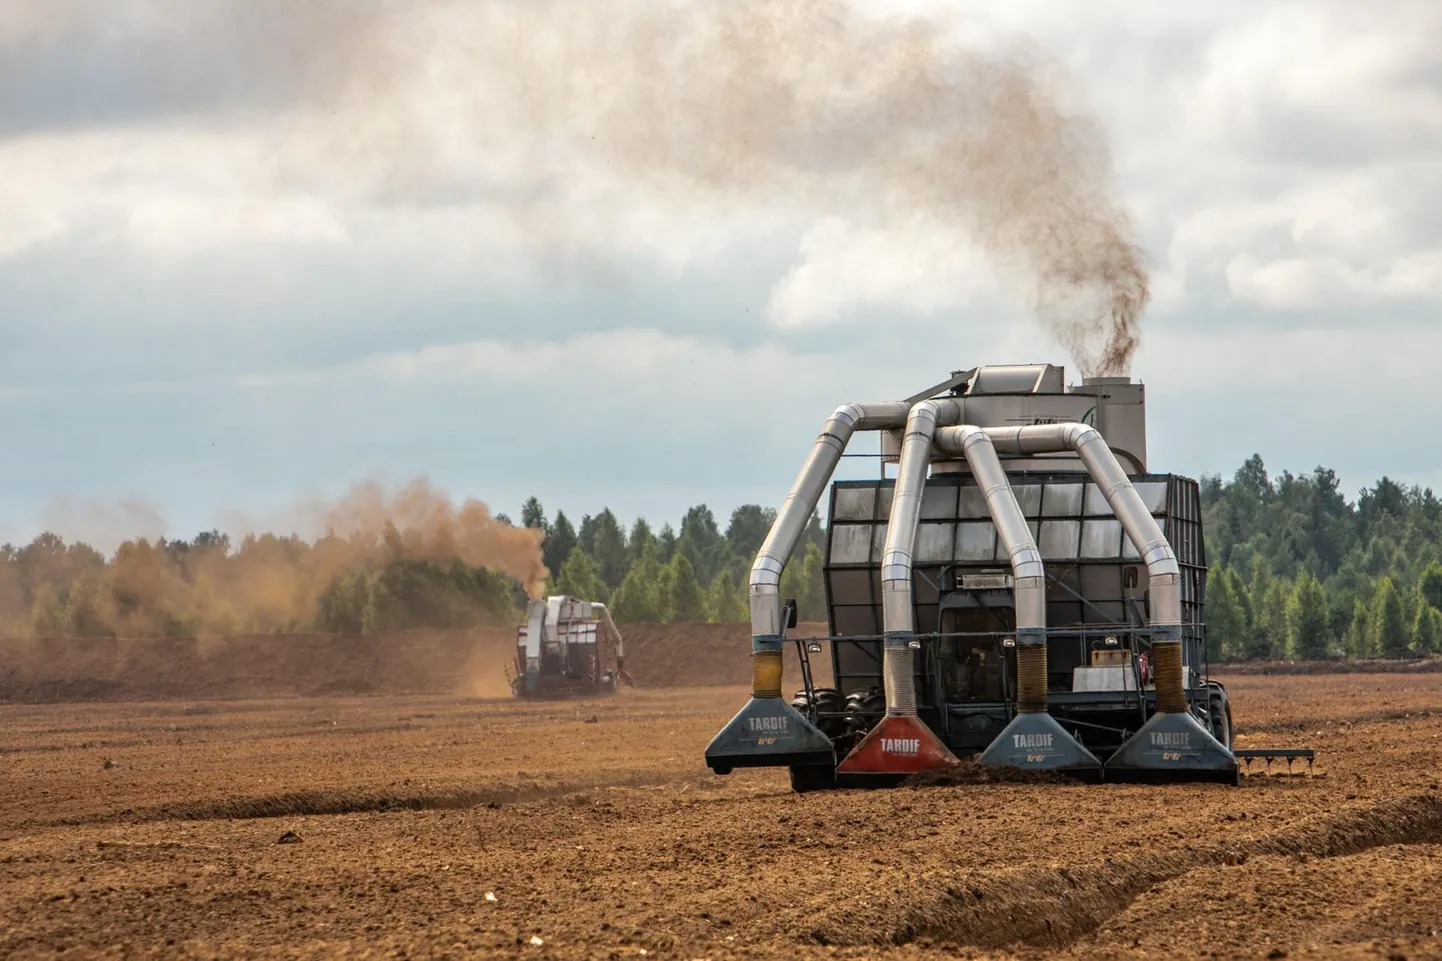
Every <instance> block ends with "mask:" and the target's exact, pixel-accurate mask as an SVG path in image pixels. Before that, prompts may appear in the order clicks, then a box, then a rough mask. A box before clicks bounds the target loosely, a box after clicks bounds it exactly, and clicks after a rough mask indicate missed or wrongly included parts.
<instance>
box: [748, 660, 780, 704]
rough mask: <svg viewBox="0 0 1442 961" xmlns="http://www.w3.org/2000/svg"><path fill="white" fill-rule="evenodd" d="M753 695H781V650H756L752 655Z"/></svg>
mask: <svg viewBox="0 0 1442 961" xmlns="http://www.w3.org/2000/svg"><path fill="white" fill-rule="evenodd" d="M751 695H752V696H753V697H780V696H781V652H780V651H756V652H754V653H752V655H751Z"/></svg>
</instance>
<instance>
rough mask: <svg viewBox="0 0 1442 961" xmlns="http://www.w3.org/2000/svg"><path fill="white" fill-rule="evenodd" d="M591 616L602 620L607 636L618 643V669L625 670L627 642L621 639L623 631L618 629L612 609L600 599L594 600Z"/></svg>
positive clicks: (602, 626)
mask: <svg viewBox="0 0 1442 961" xmlns="http://www.w3.org/2000/svg"><path fill="white" fill-rule="evenodd" d="M591 616H592V617H594V618H596V619H597V620H599V621H600V622H601V629H602V630H603V631H605V632H606V636H607V637H609V638H610V639H611V643H612V644H615V645H616V669H617V670H618V671H623V670H625V669H626V642H625V641H623V640H622V639H621V632H620V630H619V629H617V627H616V622H615V621H613V620H611V611H610V609H609V608H607V607H606V605H605V604H602V603H601V602H600V601H592V602H591Z"/></svg>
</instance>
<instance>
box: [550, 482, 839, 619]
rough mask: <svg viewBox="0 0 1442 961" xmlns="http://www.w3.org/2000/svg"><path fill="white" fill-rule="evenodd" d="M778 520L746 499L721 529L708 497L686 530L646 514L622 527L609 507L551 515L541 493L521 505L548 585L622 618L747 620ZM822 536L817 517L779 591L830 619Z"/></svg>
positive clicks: (803, 614)
mask: <svg viewBox="0 0 1442 961" xmlns="http://www.w3.org/2000/svg"><path fill="white" fill-rule="evenodd" d="M775 519H776V511H775V510H774V509H772V508H768V507H762V506H760V505H758V504H745V505H743V506H741V507H738V508H736V509H735V510H734V511H732V512H731V516H730V518H729V519H728V521H727V524H726V528H725V530H724V531H723V530H722V529H721V527H720V525H719V523H718V522H717V520H716V515H715V514H714V513H713V512H712V511H711V509H710V508H709V507H707V506H706V505H704V504H701V505H698V506H696V507H692V508H691V509H690V510H688V511H687V512H686V514H685V516H684V517H683V518H682V519H681V526H680V530H679V531H677V530H676V529H675V528H673V527H672V526H671V525H670V524H669V523H667V524H663V525H662V527H661V529H660V531H653V530H652V529H651V525H650V524H649V523H648V522H647V521H646V519H645V518H638V519H637V520H636V521H635V522H634V523H632V524H631V526H630V528H629V530H628V529H626V528H624V527H623V526H622V525H621V522H620V521H619V519H618V518H617V517H616V515H615V514H614V513H612V511H611V510H610V509H609V508H608V509H605V510H602V511H601V512H600V513H599V514H596V515H594V516H593V515H589V514H588V515H586V516H584V517H582V518H581V522H580V525H579V526H576V525H574V524H572V522H571V520H570V519H569V518H567V517H566V514H565V512H564V511H558V512H557V513H556V516H555V518H554V519H550V520H548V519H547V517H546V512H545V508H544V507H543V506H542V505H541V503H540V501H538V500H537V499H536V498H534V497H532V498H531V499H530V500H528V501H526V503H525V506H524V507H523V508H522V510H521V524H522V525H523V526H525V527H530V528H534V529H537V530H540V531H542V532H543V534H544V537H545V540H544V541H543V542H542V548H541V549H542V551H543V552H544V557H545V563H546V567H547V568H548V569H549V570H550V571H551V572H552V575H551V578H552V580H551V584H550V585H549V587H550V589H551V590H552V591H554V592H557V593H564V594H571V595H574V596H576V597H584V598H586V599H588V600H600V601H604V602H605V603H606V604H607V605H608V606H609V607H610V609H611V613H612V616H613V617H614V618H615V619H616V620H618V621H623V622H631V623H636V622H656V621H719V622H740V621H745V620H748V619H749V618H750V606H749V600H748V581H749V577H750V570H751V564H752V562H753V561H754V560H755V558H756V552H757V551H759V550H760V549H761V543H762V541H764V540H765V539H766V534H767V532H768V531H769V530H770V529H771V523H772V522H773V521H774V520H775ZM825 537H826V535H825V530H824V529H823V527H822V525H821V519H820V518H819V517H818V516H816V515H815V514H813V515H812V518H811V523H810V525H809V526H808V527H807V529H806V532H805V534H804V535H803V536H802V540H801V543H800V544H798V545H797V548H796V552H795V554H794V555H793V557H792V560H791V562H790V563H789V564H787V566H786V570H785V571H784V572H783V574H782V579H781V590H782V593H783V595H784V596H786V597H794V598H796V604H797V614H798V616H799V617H800V619H801V620H816V621H822V620H825V619H826V604H825V599H824V594H823V585H822V549H823V547H824V545H825Z"/></svg>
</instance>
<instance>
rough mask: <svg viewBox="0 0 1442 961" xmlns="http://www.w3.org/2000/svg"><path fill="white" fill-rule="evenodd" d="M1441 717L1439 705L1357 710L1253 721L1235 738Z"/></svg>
mask: <svg viewBox="0 0 1442 961" xmlns="http://www.w3.org/2000/svg"><path fill="white" fill-rule="evenodd" d="M1434 717H1442V705H1427V706H1425V707H1415V708H1407V709H1398V708H1389V709H1387V710H1383V711H1361V712H1359V713H1356V714H1334V715H1324V716H1314V717H1288V718H1284V719H1282V720H1267V721H1253V722H1250V723H1248V724H1247V726H1246V728H1245V729H1243V728H1240V727H1239V728H1237V732H1236V733H1237V734H1238V735H1252V734H1304V733H1307V732H1309V731H1320V730H1323V729H1325V728H1328V727H1341V726H1348V727H1355V726H1357V725H1359V724H1395V723H1398V722H1409V721H1420V720H1427V719H1429V718H1434Z"/></svg>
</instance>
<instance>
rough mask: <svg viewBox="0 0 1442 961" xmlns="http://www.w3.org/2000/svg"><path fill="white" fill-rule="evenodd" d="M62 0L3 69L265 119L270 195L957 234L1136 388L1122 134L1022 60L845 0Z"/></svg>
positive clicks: (1033, 60)
mask: <svg viewBox="0 0 1442 961" xmlns="http://www.w3.org/2000/svg"><path fill="white" fill-rule="evenodd" d="M36 3H37V9H38V8H39V6H40V5H41V4H42V0H36ZM43 3H44V4H45V5H46V9H47V10H49V11H50V12H49V13H47V14H45V15H43V16H42V15H37V16H35V17H34V18H33V19H34V23H35V24H36V26H34V27H33V29H32V30H31V33H32V34H34V35H35V36H32V37H30V38H29V39H28V40H27V39H26V30H25V29H23V28H22V29H19V30H18V31H13V32H12V33H11V34H10V35H5V34H4V33H3V32H0V54H4V55H5V56H6V57H8V58H10V59H11V61H12V62H11V64H10V66H8V67H7V68H6V71H5V72H6V74H7V77H6V78H5V79H7V80H8V81H9V82H11V83H12V84H13V83H15V82H17V80H18V81H24V80H26V79H27V77H28V78H29V79H31V80H34V79H36V78H41V79H43V77H44V76H48V74H45V73H44V71H43V70H41V71H39V72H38V73H37V72H36V71H30V72H29V73H27V68H26V67H25V63H26V62H30V61H34V60H36V58H37V57H42V54H41V53H37V50H40V51H43V49H44V48H45V47H46V45H47V44H48V45H49V46H50V47H51V48H58V47H64V48H65V49H67V50H72V51H73V50H75V49H81V48H83V47H84V46H85V44H83V43H78V41H77V37H79V38H81V39H85V38H88V40H89V42H90V45H91V46H93V47H96V48H98V49H99V50H101V51H104V52H105V53H106V57H107V58H108V59H104V58H103V62H106V63H109V64H111V65H112V67H113V68H114V69H116V70H119V71H120V73H121V74H122V75H124V74H125V73H126V71H129V74H128V75H129V79H130V82H129V84H128V85H127V84H125V83H121V84H119V85H118V86H116V85H114V84H111V85H110V86H108V87H107V88H106V89H107V90H126V89H133V90H136V91H139V92H140V95H141V96H146V95H149V96H152V97H155V98H163V97H171V98H173V99H175V98H178V100H179V102H178V103H177V104H176V105H175V109H176V110H177V111H184V112H187V113H193V114H198V115H203V114H204V113H205V112H206V110H207V109H208V110H209V112H211V113H214V114H217V115H221V114H223V115H224V116H225V117H226V118H227V122H234V121H235V119H236V118H237V117H239V118H245V117H246V116H249V115H250V114H254V113H256V112H259V113H265V112H267V111H269V112H271V114H272V115H273V117H272V121H273V122H272V121H267V122H266V125H265V126H264V129H265V130H266V131H267V135H269V136H272V137H273V138H274V141H275V151H274V154H273V164H272V166H271V168H270V169H268V170H267V171H265V176H267V177H268V178H270V184H271V187H272V189H273V188H274V187H276V186H277V185H280V186H283V187H285V188H287V189H304V190H309V191H347V190H350V191H356V192H359V193H360V195H361V196H363V197H365V198H366V199H368V200H369V201H370V202H373V203H399V204H433V203H450V204H457V205H464V204H485V205H489V206H492V207H498V208H499V209H500V210H501V212H503V213H507V214H509V215H511V216H512V217H513V218H514V219H515V221H516V222H517V223H518V224H520V225H522V226H523V227H524V229H525V230H526V231H527V232H528V235H529V236H531V237H534V238H540V239H541V240H542V241H549V240H554V239H555V238H564V237H567V236H574V235H575V233H576V232H577V231H582V232H584V233H586V234H588V235H589V236H591V237H592V238H596V239H599V240H600V241H602V242H603V241H604V239H605V238H606V237H607V236H608V235H609V231H610V230H611V229H612V227H613V224H612V223H611V222H610V220H609V219H608V218H610V217H612V216H613V215H612V214H611V213H610V211H609V208H607V207H606V206H605V205H604V204H596V203H592V201H594V200H595V198H596V197H598V196H603V195H604V196H610V195H607V194H604V191H601V193H598V192H597V191H598V189H599V188H598V186H597V185H598V184H601V185H605V184H609V189H611V190H613V191H614V190H618V189H619V190H621V191H623V192H625V193H626V195H627V197H629V198H630V199H631V200H633V201H637V202H639V203H641V204H645V205H651V206H656V207H660V208H664V209H665V210H667V211H670V212H675V211H677V210H678V209H681V208H683V207H684V208H694V207H698V206H713V207H714V206H719V207H720V208H721V209H729V208H731V207H736V206H750V207H756V208H761V209H766V210H777V209H781V210H786V211H789V212H794V213H800V214H804V215H808V216H817V215H825V216H839V217H842V218H844V219H845V220H846V221H847V222H849V223H850V224H852V225H854V226H856V227H858V228H879V229H886V230H892V231H896V232H897V236H902V235H904V232H905V231H906V230H908V229H913V228H925V229H930V230H935V229H938V228H940V229H942V230H945V231H948V232H950V233H952V234H953V235H954V236H956V238H957V243H958V244H959V245H965V244H968V243H969V244H971V245H974V246H975V247H976V248H977V249H979V250H980V251H982V252H984V253H985V254H986V255H987V257H988V258H989V259H990V260H991V262H992V263H993V264H994V265H995V266H996V267H997V268H998V270H999V271H1000V272H1001V273H1003V274H1004V275H1006V276H1007V277H1008V278H1010V279H1011V280H1012V281H1013V282H1014V284H1015V286H1016V287H1017V288H1018V289H1019V290H1020V291H1021V292H1022V293H1023V294H1024V295H1025V296H1026V298H1027V299H1028V301H1029V303H1030V305H1031V307H1032V308H1033V309H1034V310H1035V312H1036V314H1037V316H1038V318H1039V319H1040V321H1041V322H1042V324H1043V325H1044V327H1045V328H1046V329H1047V330H1048V331H1049V332H1050V333H1051V334H1052V335H1053V336H1054V337H1055V338H1056V339H1057V340H1058V341H1059V342H1060V343H1061V344H1062V345H1063V346H1064V347H1065V348H1066V349H1067V350H1068V351H1069V352H1070V353H1071V354H1072V356H1073V358H1074V360H1075V362H1076V363H1077V365H1078V366H1079V367H1080V368H1081V370H1082V372H1083V373H1084V374H1087V375H1116V374H1124V373H1126V372H1127V371H1128V367H1129V364H1130V361H1131V358H1132V355H1133V353H1134V351H1135V350H1136V348H1137V345H1138V338H1139V335H1140V329H1139V318H1140V316H1141V314H1142V313H1143V311H1144V309H1145V307H1146V305H1147V302H1148V296H1149V295H1148V277H1147V271H1146V269H1145V267H1144V266H1143V261H1142V256H1141V252H1140V251H1139V250H1138V248H1137V246H1136V245H1135V243H1134V240H1133V226H1132V224H1131V222H1130V218H1129V217H1128V215H1127V212H1126V210H1125V209H1124V207H1123V206H1122V204H1121V203H1120V202H1119V200H1118V199H1117V197H1116V196H1115V194H1114V192H1113V188H1112V185H1111V183H1110V177H1111V169H1110V166H1111V165H1110V157H1109V155H1108V151H1107V148H1106V138H1105V136H1104V133H1103V131H1102V130H1101V128H1100V127H1099V126H1098V124H1097V123H1096V122H1095V121H1094V120H1093V119H1092V118H1091V117H1090V116H1088V115H1087V114H1086V113H1085V112H1084V111H1083V110H1081V109H1079V108H1077V107H1075V106H1074V105H1072V104H1070V103H1069V98H1068V97H1067V96H1066V85H1067V84H1069V83H1074V81H1072V80H1069V79H1068V78H1065V77H1063V76H1061V74H1060V72H1059V71H1058V69H1057V68H1056V66H1055V65H1054V64H1053V63H1051V62H1049V61H1048V60H1047V59H1046V58H1045V57H1044V56H1042V55H1041V54H1039V53H1038V52H1036V51H1035V50H1034V49H1033V48H1031V47H1030V46H1029V45H1026V44H1014V45H1012V46H1010V47H1007V48H1004V49H997V48H995V47H987V48H986V49H985V50H983V49H982V48H980V47H978V46H975V45H973V46H968V45H966V44H963V43H960V42H958V41H956V40H955V38H954V36H953V34H952V26H953V25H952V24H949V23H947V22H944V21H943V20H940V19H927V18H919V17H911V18H903V17H899V16H892V15H882V14H880V13H875V12H868V11H867V10H864V9H863V8H861V7H860V6H858V5H853V4H848V3H845V2H841V0H699V2H695V3H678V2H649V3H643V2H631V3H608V4H599V3H595V2H593V0H490V2H474V0H467V2H461V0H434V2H429V3H425V2H421V3H416V2H411V3H399V2H382V0H345V2H341V0H310V2H308V3H306V4H301V5H298V6H296V5H290V4H280V3H278V2H275V0H264V2H261V3H255V2H241V0H228V2H225V0H196V2H195V3H194V4H184V5H173V4H169V3H164V4H162V3H159V2H158V0H121V2H117V3H112V4H107V5H105V6H104V7H103V9H104V11H105V12H104V13H96V10H97V9H100V8H99V7H91V6H89V5H86V4H81V3H78V2H76V0H64V2H60V3H54V4H52V3H51V0H43ZM302 9H303V10H304V12H303V13H301V12H299V11H301V10H302ZM82 10H83V11H87V12H86V13H85V15H84V16H81V15H80V13H81V12H82ZM59 12H64V13H65V14H66V18H65V25H64V28H63V29H62V28H60V27H57V25H56V18H57V17H58V16H59V15H60V13H59ZM142 13H148V14H149V15H148V16H142V15H141V14H142ZM162 13H163V15H161V14H162ZM22 19H23V18H22ZM106 21H110V22H111V25H112V26H113V25H114V24H123V25H126V26H127V29H128V31H129V32H128V33H126V32H124V31H121V32H120V34H119V35H120V37H121V39H120V40H117V39H116V35H117V34H116V31H114V30H111V31H109V32H107V31H106V29H104V28H105V26H106V24H105V22H106ZM17 37H18V40H17ZM36 37H41V38H42V39H44V40H45V42H44V43H41V42H40V41H39V40H36V39H35V38H36ZM126 37H129V38H130V39H129V40H127V39H125V38H126ZM268 38H269V39H268ZM277 38H279V39H277ZM281 40H283V42H281ZM132 54H133V55H132ZM12 55H13V56H12ZM16 58H18V62H16ZM42 59H43V58H42ZM38 69H39V68H37V70H38ZM31 74H34V76H31ZM146 78H150V79H151V80H156V78H159V79H158V80H156V82H146ZM160 81H163V82H160ZM11 89H12V90H13V89H15V88H14V87H12V88H11ZM30 89H32V90H34V88H33V87H31V88H30ZM165 91H169V93H165ZM147 92H148V93H147ZM201 101H204V102H203V103H202V102H201ZM115 109H117V110H119V109H120V107H118V106H117V107H116V108H115ZM275 118H279V119H275ZM257 123H259V121H257ZM5 126H6V124H5V122H4V118H3V117H0V130H3V129H4V128H5Z"/></svg>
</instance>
